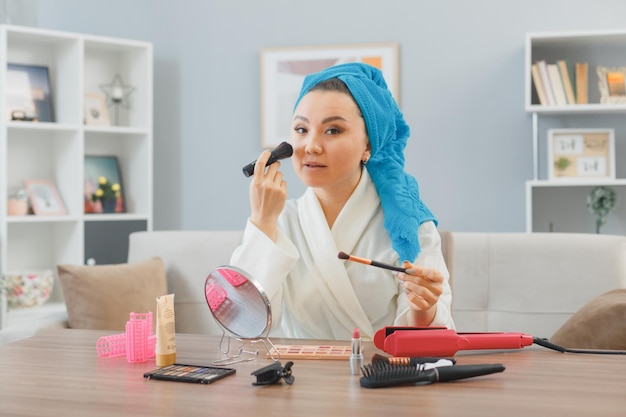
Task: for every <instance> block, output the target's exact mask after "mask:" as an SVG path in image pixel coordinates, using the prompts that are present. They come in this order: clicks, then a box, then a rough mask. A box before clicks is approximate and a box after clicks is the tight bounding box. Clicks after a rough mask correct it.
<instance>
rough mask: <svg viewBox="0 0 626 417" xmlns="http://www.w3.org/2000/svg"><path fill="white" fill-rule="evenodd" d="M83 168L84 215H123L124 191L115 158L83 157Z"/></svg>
mask: <svg viewBox="0 0 626 417" xmlns="http://www.w3.org/2000/svg"><path fill="white" fill-rule="evenodd" d="M84 168H85V171H84V172H85V183H84V211H85V213H95V214H102V213H125V212H126V200H125V198H124V191H125V190H124V184H123V183H122V173H121V170H120V164H119V161H118V158H117V156H115V155H85V164H84ZM98 190H101V191H102V195H100V194H98Z"/></svg>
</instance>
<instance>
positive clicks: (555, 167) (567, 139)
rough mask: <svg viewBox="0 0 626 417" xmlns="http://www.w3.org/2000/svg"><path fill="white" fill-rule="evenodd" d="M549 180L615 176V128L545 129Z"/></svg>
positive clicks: (591, 178) (592, 178) (609, 177)
mask: <svg viewBox="0 0 626 417" xmlns="http://www.w3.org/2000/svg"><path fill="white" fill-rule="evenodd" d="M548 179H549V180H559V181H560V180H577V181H581V180H597V179H615V130H614V129H550V130H548Z"/></svg>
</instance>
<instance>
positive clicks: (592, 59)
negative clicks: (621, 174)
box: [524, 30, 626, 233]
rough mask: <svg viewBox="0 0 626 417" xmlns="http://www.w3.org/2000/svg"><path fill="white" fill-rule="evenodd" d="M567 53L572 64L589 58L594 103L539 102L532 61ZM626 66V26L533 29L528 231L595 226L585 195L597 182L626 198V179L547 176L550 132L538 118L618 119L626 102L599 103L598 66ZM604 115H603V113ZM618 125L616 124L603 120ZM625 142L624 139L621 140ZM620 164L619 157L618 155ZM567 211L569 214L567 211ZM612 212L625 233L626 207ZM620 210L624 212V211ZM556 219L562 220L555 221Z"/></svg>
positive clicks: (529, 85) (529, 37)
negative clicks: (543, 171) (543, 158)
mask: <svg viewBox="0 0 626 417" xmlns="http://www.w3.org/2000/svg"><path fill="white" fill-rule="evenodd" d="M560 59H565V60H567V61H569V62H570V64H572V65H573V64H575V63H576V62H587V63H588V64H589V70H588V82H589V84H588V96H589V104H574V105H566V106H547V105H541V104H539V102H538V99H537V97H536V94H533V90H534V86H533V84H532V77H531V65H532V64H533V63H535V62H537V61H539V60H546V62H549V63H554V62H556V61H557V60H560ZM598 65H602V66H607V67H624V66H626V30H609V31H577V32H550V33H530V34H528V35H527V37H526V57H525V71H524V72H525V109H526V111H527V112H529V113H531V115H532V144H533V178H532V179H531V180H529V181H527V182H526V231H527V232H548V231H559V232H592V231H593V230H594V227H593V220H592V217H591V214H590V213H589V211H588V209H587V208H586V205H585V201H586V196H587V195H588V194H589V193H590V192H591V190H592V189H593V188H594V187H596V186H608V187H611V188H613V189H615V190H616V192H617V196H618V201H619V200H621V201H626V179H621V178H618V179H614V180H613V179H605V180H572V179H566V180H547V179H545V176H543V178H542V176H541V175H540V171H541V169H540V166H539V164H540V160H541V158H540V154H541V153H542V152H546V153H547V139H546V132H545V131H541V132H540V131H539V118H540V117H544V118H551V119H554V118H560V117H569V118H570V119H571V118H572V116H580V117H579V119H580V121H579V122H578V123H582V125H579V126H571V124H570V125H568V127H570V128H572V127H575V128H581V129H582V128H585V127H586V126H585V125H584V123H585V121H586V120H588V117H592V116H599V115H608V116H609V117H612V118H614V120H616V121H617V120H618V119H619V118H620V116H623V114H625V113H626V104H600V91H599V88H598V82H597V80H598V79H597V75H596V66H598ZM603 117H604V116H603ZM604 127H606V128H613V126H604ZM625 133H626V132H623V131H622V132H620V131H619V130H617V129H616V131H615V138H616V148H617V147H618V146H619V145H618V143H619V142H620V141H619V138H620V137H623V136H624V134H625ZM622 146H623V145H622ZM615 162H616V164H617V165H618V166H619V165H620V161H619V160H617V159H616V161H615ZM565 213H567V215H564V214H565ZM612 216H617V217H618V218H617V219H613V223H614V224H613V225H614V226H615V227H616V230H623V231H624V232H625V233H626V211H623V210H622V211H621V212H615V213H614V214H613V215H612ZM620 216H621V217H620ZM555 221H558V224H557V225H556V226H555V224H554V223H555Z"/></svg>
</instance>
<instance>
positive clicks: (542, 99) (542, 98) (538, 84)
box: [531, 64, 548, 106]
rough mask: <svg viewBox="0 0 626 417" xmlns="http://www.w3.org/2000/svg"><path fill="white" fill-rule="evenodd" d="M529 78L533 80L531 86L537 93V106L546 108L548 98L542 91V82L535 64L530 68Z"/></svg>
mask: <svg viewBox="0 0 626 417" xmlns="http://www.w3.org/2000/svg"><path fill="white" fill-rule="evenodd" d="M531 78H532V80H533V85H534V86H535V91H536V92H537V97H538V98H539V104H541V105H542V106H547V105H548V97H547V96H546V90H545V89H544V86H543V80H542V79H541V74H539V67H538V66H537V64H533V65H532V66H531Z"/></svg>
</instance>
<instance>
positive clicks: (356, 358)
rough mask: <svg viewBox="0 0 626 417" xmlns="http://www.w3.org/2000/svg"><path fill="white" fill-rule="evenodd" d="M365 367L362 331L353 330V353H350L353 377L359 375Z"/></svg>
mask: <svg viewBox="0 0 626 417" xmlns="http://www.w3.org/2000/svg"><path fill="white" fill-rule="evenodd" d="M362 366H363V344H362V342H361V331H360V330H359V329H358V328H356V327H355V328H354V330H352V352H351V353H350V372H352V375H359V374H360V373H361V367H362Z"/></svg>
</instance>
